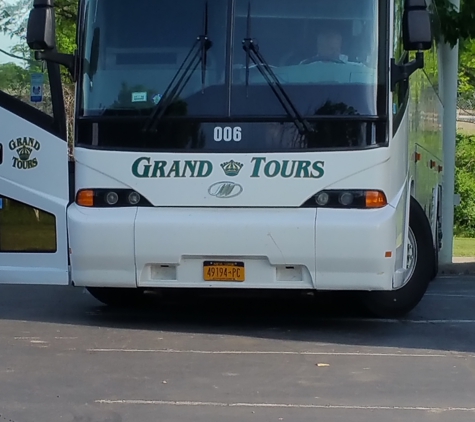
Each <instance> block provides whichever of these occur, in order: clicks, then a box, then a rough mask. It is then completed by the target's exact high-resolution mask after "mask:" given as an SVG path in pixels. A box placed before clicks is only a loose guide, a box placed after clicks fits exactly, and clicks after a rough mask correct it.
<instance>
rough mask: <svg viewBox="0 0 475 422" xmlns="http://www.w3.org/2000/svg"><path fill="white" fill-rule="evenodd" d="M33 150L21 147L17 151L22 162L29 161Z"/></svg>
mask: <svg viewBox="0 0 475 422" xmlns="http://www.w3.org/2000/svg"><path fill="white" fill-rule="evenodd" d="M32 151H33V150H32V149H31V148H28V147H25V146H23V147H21V148H18V149H17V153H18V157H20V160H22V161H27V160H28V159H29V158H30V155H31V152H32Z"/></svg>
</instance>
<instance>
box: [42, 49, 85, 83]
mask: <svg viewBox="0 0 475 422" xmlns="http://www.w3.org/2000/svg"><path fill="white" fill-rule="evenodd" d="M35 59H36V60H45V61H48V62H52V63H58V64H61V65H63V66H65V67H66V69H68V70H69V73H70V74H71V77H72V78H73V81H74V82H76V79H77V65H76V63H77V61H76V56H75V55H74V54H63V53H58V52H57V51H35Z"/></svg>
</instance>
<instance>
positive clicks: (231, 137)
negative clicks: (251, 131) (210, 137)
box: [214, 126, 241, 142]
mask: <svg viewBox="0 0 475 422" xmlns="http://www.w3.org/2000/svg"><path fill="white" fill-rule="evenodd" d="M214 140H215V141H216V142H221V141H224V142H230V141H234V142H239V141H240V140H241V128H240V127H239V126H238V127H229V126H226V127H221V126H217V127H215V128H214Z"/></svg>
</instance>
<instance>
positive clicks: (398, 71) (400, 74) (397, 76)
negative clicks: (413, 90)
mask: <svg viewBox="0 0 475 422" xmlns="http://www.w3.org/2000/svg"><path fill="white" fill-rule="evenodd" d="M423 67H424V53H423V52H422V51H418V52H417V53H416V58H415V59H414V60H412V61H410V62H409V63H405V64H396V61H395V60H394V59H391V91H393V92H394V90H395V88H396V84H397V83H398V82H400V81H404V80H406V79H408V78H409V77H410V76H411V75H412V74H413V73H414V72H415V71H416V70H417V69H422V68H423Z"/></svg>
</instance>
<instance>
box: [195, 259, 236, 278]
mask: <svg viewBox="0 0 475 422" xmlns="http://www.w3.org/2000/svg"><path fill="white" fill-rule="evenodd" d="M203 278H204V280H205V281H244V279H245V271H244V262H224V261H205V262H204V264H203Z"/></svg>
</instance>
